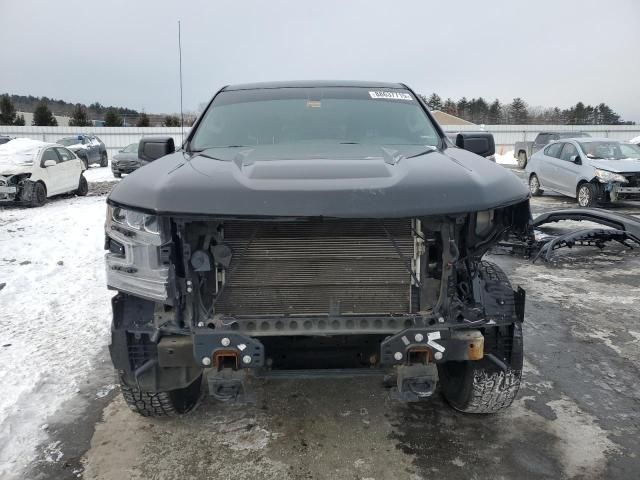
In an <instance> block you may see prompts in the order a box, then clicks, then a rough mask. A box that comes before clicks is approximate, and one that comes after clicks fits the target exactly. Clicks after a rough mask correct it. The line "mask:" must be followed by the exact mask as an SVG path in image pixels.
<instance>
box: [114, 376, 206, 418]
mask: <svg viewBox="0 0 640 480" xmlns="http://www.w3.org/2000/svg"><path fill="white" fill-rule="evenodd" d="M201 387H202V376H199V377H198V378H197V379H196V380H195V381H194V382H193V383H192V384H191V385H189V386H187V387H185V388H180V389H177V390H171V391H168V392H155V393H153V392H143V391H140V390H138V389H137V388H134V387H130V386H128V385H125V384H124V383H122V382H120V390H121V391H122V396H123V398H124V400H125V402H127V405H128V406H129V408H130V409H131V410H132V411H134V412H136V413H137V414H139V415H142V416H143V417H174V416H176V415H182V414H184V413H187V412H189V411H190V410H192V409H193V408H194V407H195V406H196V404H197V403H198V400H199V399H200V390H201Z"/></svg>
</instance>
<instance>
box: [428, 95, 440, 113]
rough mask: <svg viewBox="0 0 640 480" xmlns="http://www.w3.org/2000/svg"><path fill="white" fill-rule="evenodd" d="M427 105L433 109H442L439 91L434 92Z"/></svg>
mask: <svg viewBox="0 0 640 480" xmlns="http://www.w3.org/2000/svg"><path fill="white" fill-rule="evenodd" d="M427 106H428V107H429V110H431V111H434V110H442V99H441V98H440V95H438V94H437V93H432V94H431V96H430V97H429V99H428V100H427Z"/></svg>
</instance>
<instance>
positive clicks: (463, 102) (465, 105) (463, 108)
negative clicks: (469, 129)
mask: <svg viewBox="0 0 640 480" xmlns="http://www.w3.org/2000/svg"><path fill="white" fill-rule="evenodd" d="M456 110H457V111H458V116H459V117H460V118H464V119H465V120H469V116H470V115H469V101H468V100H467V97H462V98H461V99H460V100H458V103H457V104H456Z"/></svg>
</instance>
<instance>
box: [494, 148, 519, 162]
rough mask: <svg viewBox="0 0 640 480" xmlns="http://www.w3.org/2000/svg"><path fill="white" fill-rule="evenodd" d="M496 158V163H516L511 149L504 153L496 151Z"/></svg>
mask: <svg viewBox="0 0 640 480" xmlns="http://www.w3.org/2000/svg"><path fill="white" fill-rule="evenodd" d="M494 157H495V159H496V163H501V164H502V165H517V164H518V161H517V160H516V159H515V157H514V156H513V150H509V151H508V152H506V153H496V154H495V155H494Z"/></svg>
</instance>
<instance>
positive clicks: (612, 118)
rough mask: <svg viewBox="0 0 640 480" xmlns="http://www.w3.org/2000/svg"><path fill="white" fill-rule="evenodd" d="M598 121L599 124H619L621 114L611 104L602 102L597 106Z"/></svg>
mask: <svg viewBox="0 0 640 480" xmlns="http://www.w3.org/2000/svg"><path fill="white" fill-rule="evenodd" d="M596 111H597V117H596V118H597V123H598V124H599V125H619V124H620V123H621V122H620V115H618V114H617V113H616V112H614V111H613V110H612V109H611V107H609V105H607V104H606V103H601V104H600V105H598V106H597V107H596Z"/></svg>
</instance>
